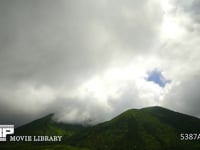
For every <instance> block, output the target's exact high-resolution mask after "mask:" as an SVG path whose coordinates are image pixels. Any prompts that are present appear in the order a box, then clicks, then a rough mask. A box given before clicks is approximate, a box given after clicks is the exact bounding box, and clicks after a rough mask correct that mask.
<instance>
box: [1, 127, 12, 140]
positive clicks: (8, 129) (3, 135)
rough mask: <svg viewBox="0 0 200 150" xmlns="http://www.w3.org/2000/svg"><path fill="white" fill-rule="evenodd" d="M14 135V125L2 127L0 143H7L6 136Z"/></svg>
mask: <svg viewBox="0 0 200 150" xmlns="http://www.w3.org/2000/svg"><path fill="white" fill-rule="evenodd" d="M13 133H14V125H0V141H6V136H7V135H9V134H13Z"/></svg>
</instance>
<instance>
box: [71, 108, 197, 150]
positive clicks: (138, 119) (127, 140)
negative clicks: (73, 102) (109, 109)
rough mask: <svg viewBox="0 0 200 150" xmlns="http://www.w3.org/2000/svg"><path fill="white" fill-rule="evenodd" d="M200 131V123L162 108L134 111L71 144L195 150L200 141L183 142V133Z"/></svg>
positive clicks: (112, 149)
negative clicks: (181, 137)
mask: <svg viewBox="0 0 200 150" xmlns="http://www.w3.org/2000/svg"><path fill="white" fill-rule="evenodd" d="M199 129H200V120H199V119H197V118H194V117H191V116H187V115H183V114H180V113H176V112H173V111H170V110H167V109H164V108H161V107H151V108H145V109H141V110H136V109H131V110H128V111H126V112H124V113H122V114H121V115H119V116H118V117H116V118H114V119H112V120H111V121H108V122H105V123H102V124H99V125H97V126H94V127H92V128H91V129H88V130H86V131H84V132H82V133H81V134H79V135H77V136H75V137H74V139H73V138H72V141H71V143H72V144H75V145H79V146H81V145H84V146H89V147H91V148H94V149H97V150H121V149H126V150H129V149H130V150H132V149H139V150H150V149H152V150H173V149H174V150H179V149H181V150H182V149H193V150H194V149H199V146H200V143H199V141H197V142H196V141H195V142H193V141H189V142H183V141H180V133H181V132H183V133H185V132H192V133H193V132H195V133H198V132H199Z"/></svg>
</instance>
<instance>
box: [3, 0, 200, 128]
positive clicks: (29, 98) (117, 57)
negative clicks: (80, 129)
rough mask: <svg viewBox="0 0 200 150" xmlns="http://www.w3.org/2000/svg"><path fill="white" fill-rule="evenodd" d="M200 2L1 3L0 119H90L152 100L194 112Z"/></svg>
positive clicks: (198, 72)
mask: <svg viewBox="0 0 200 150" xmlns="http://www.w3.org/2000/svg"><path fill="white" fill-rule="evenodd" d="M199 6H200V2H198V1H197V0H193V1H186V0H182V1H173V0H153V1H148V0H123V1H122V0H119V1H113V0H109V1H107V0H96V1H92V0H86V1H81V0H76V1H74V0H68V1H65V0H58V1H56V2H55V1H53V0H48V1H45V0H44V1H39V0H34V1H33V0H31V1H26V0H19V1H6V0H5V1H1V2H0V11H1V13H0V19H1V25H0V83H1V84H0V113H1V115H0V120H1V123H15V124H17V125H19V124H23V123H25V122H28V121H30V120H32V119H34V118H36V117H39V116H43V115H44V114H48V113H52V112H55V113H56V116H55V117H56V120H58V121H64V122H89V123H92V124H95V123H98V122H101V121H105V120H108V119H110V118H112V117H113V116H116V115H117V114H119V113H121V112H122V111H124V110H126V109H128V108H141V107H146V106H151V105H160V106H163V107H168V108H171V109H174V110H177V111H181V112H183V113H188V114H191V115H195V116H197V117H199V116H200V110H199V106H200V101H199V97H200V94H199V92H198V87H199V81H200V59H199V56H200V50H199V43H200V38H199V32H200V30H199V29H200V24H199V19H198V18H199ZM155 70H157V71H159V73H157V75H158V76H157V77H156V78H151V80H147V79H148V78H150V77H149V75H150V74H149V73H150V72H153V71H155ZM159 77H160V82H159V83H162V82H163V83H164V82H166V84H165V85H164V86H160V85H159V84H157V83H158V82H156V81H155V82H154V80H157V81H158V78H159ZM164 80H165V81H164ZM167 81H170V82H167Z"/></svg>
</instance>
